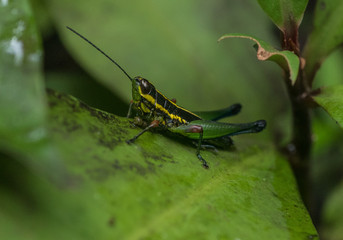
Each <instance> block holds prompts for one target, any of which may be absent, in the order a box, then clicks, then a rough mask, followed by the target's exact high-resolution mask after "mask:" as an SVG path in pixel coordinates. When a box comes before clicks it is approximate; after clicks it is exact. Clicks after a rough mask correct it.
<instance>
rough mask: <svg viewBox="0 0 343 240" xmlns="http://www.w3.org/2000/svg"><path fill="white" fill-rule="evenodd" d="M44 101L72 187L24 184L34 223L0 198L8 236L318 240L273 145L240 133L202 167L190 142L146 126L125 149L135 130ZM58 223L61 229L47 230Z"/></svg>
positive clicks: (65, 103) (75, 104)
mask: <svg viewBox="0 0 343 240" xmlns="http://www.w3.org/2000/svg"><path fill="white" fill-rule="evenodd" d="M50 106H51V110H50V121H49V123H50V128H51V131H53V139H54V142H56V144H58V145H59V148H60V149H61V152H62V153H63V157H64V159H65V160H66V161H65V163H66V165H67V168H68V169H69V171H70V172H71V173H73V178H74V179H75V180H77V182H76V183H77V184H76V185H75V184H74V187H69V188H68V189H63V188H62V189H61V188H59V190H58V191H57V190H54V188H51V187H50V188H47V189H48V191H47V192H44V191H43V190H45V189H46V188H45V187H40V188H39V189H40V190H39V189H38V190H39V191H38V190H36V186H35V185H33V186H30V188H29V189H31V191H33V192H34V193H35V194H36V195H34V196H35V197H36V198H37V199H38V200H39V201H38V204H37V205H38V207H37V208H36V212H35V218H34V221H32V218H30V217H31V215H32V214H31V215H30V211H29V210H28V209H27V208H26V207H25V206H26V205H22V204H21V202H20V201H14V200H13V201H9V202H7V205H6V206H8V207H7V209H6V211H5V214H0V223H3V222H4V219H3V218H4V217H5V219H6V218H7V217H8V218H9V219H11V220H12V221H11V222H7V223H6V224H5V225H2V224H0V232H5V233H6V234H7V235H5V238H6V239H20V237H21V239H22V238H23V236H32V238H33V239H35V238H37V236H43V237H42V238H44V237H46V236H49V237H48V238H49V239H61V237H66V236H73V237H74V238H73V239H94V235H96V234H99V236H98V237H97V238H98V239H199V236H201V237H202V238H203V239H220V238H222V239H274V238H277V239H290V238H291V239H308V238H312V237H313V238H312V239H316V238H317V237H316V236H317V233H316V230H315V229H314V227H313V225H312V223H311V219H310V217H309V215H308V213H307V211H306V209H305V207H304V205H303V203H302V201H301V199H300V197H299V195H298V192H297V189H296V182H295V180H294V178H293V176H292V172H291V169H290V167H289V164H288V162H287V160H285V159H284V158H283V157H282V156H280V155H278V154H277V153H276V152H275V151H274V150H273V147H264V148H260V147H257V146H251V144H249V145H250V146H248V147H247V146H246V144H245V143H244V141H242V139H244V137H237V138H235V140H236V147H237V150H236V151H224V150H219V152H218V153H217V154H215V153H213V152H211V151H203V153H202V154H203V157H204V158H206V160H207V161H208V163H209V165H210V169H208V170H206V169H204V168H203V167H202V166H201V163H200V162H199V160H198V159H197V157H196V155H195V147H194V146H193V145H192V144H189V143H188V141H184V140H182V139H179V138H176V137H166V136H163V135H161V134H159V133H151V132H148V133H145V134H144V135H142V136H141V137H140V138H139V139H138V140H137V141H136V142H135V143H134V144H131V145H128V144H127V143H126V142H125V140H127V139H129V138H131V137H132V136H134V135H135V134H137V133H138V132H139V131H141V129H137V128H134V127H132V126H131V124H130V122H129V121H128V120H127V119H126V118H121V117H117V116H115V115H112V114H109V113H106V112H103V111H100V110H97V109H94V108H91V107H89V106H87V105H86V104H84V103H82V102H79V101H78V100H77V99H75V98H73V97H70V96H68V95H64V94H59V93H55V92H50ZM262 134H263V133H261V134H260V135H262ZM25 182H30V181H25ZM24 186H25V185H24ZM39 186H40V185H39ZM0 187H1V186H0ZM56 191H57V192H56ZM46 193H48V194H46ZM50 193H51V194H50ZM5 196H6V197H5V198H0V201H3V200H1V199H7V197H8V196H7V195H5ZM28 197H32V195H29V196H28ZM12 198H14V199H15V197H14V196H12ZM81 198H82V200H80V199H81ZM52 199H53V203H55V204H56V205H55V206H58V211H57V210H55V207H53V206H54V205H53V204H51V203H50V201H52ZM66 199H69V200H68V201H67V200H66ZM78 201H79V202H78ZM40 206H44V207H40ZM73 206H74V208H73ZM16 209H20V211H19V210H18V211H16ZM47 209H48V210H49V211H46V210H47ZM78 211H79V212H80V216H78V215H77V212H78ZM14 219H15V220H16V221H14ZM81 219H82V221H80V220H81ZM73 221H75V227H74V224H72V225H73V227H70V225H69V226H68V224H70V222H73ZM15 226H20V231H15V230H12V231H11V229H16V228H15ZM33 226H34V227H36V226H39V228H33ZM58 226H60V229H63V231H57V232H56V233H55V232H53V230H55V231H56V229H57V227H58ZM2 228H5V229H2ZM261 229H262V230H261ZM3 230H4V231H3ZM50 231H52V232H50ZM49 233H51V234H49ZM45 239H46V238H45Z"/></svg>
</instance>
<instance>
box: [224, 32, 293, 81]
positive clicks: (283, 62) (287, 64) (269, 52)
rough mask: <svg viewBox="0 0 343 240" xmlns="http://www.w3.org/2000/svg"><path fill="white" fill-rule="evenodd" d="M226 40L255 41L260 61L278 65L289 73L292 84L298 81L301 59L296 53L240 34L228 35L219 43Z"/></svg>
mask: <svg viewBox="0 0 343 240" xmlns="http://www.w3.org/2000/svg"><path fill="white" fill-rule="evenodd" d="M226 38H246V39H250V40H252V41H254V42H255V43H256V46H257V48H256V50H257V59H258V60H261V61H265V60H269V61H273V62H275V63H277V64H278V65H279V66H280V67H281V68H283V69H284V70H285V71H286V72H288V73H289V79H290V80H291V81H292V83H294V82H295V80H296V79H297V76H298V71H299V58H298V57H297V55H295V54H294V53H292V52H290V51H286V50H285V51H279V50H277V49H275V48H273V47H272V46H270V45H269V44H268V43H266V42H265V41H263V40H260V39H258V38H255V37H252V36H248V35H244V34H240V33H231V34H226V35H224V36H222V37H221V38H219V40H218V41H221V40H223V39H226Z"/></svg>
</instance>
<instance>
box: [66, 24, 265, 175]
mask: <svg viewBox="0 0 343 240" xmlns="http://www.w3.org/2000/svg"><path fill="white" fill-rule="evenodd" d="M67 28H68V29H69V30H70V31H72V32H73V33H75V34H76V35H78V36H79V37H81V38H82V39H83V40H85V41H86V42H87V43H89V44H90V45H92V46H93V47H94V48H95V49H96V50H98V51H99V52H100V53H102V54H103V55H104V56H105V57H107V58H108V59H109V60H110V61H111V62H112V63H114V64H115V65H116V66H117V67H118V68H119V69H120V70H121V71H122V72H123V73H124V74H125V75H126V76H127V77H128V78H129V80H130V81H131V84H132V101H131V102H130V107H129V111H128V114H127V117H128V118H129V117H131V116H132V115H133V113H134V125H136V126H139V127H142V128H143V130H142V131H141V132H140V133H138V134H137V135H136V136H134V137H133V138H131V139H129V140H127V141H126V142H127V143H129V144H131V143H133V142H135V141H136V140H137V138H138V137H140V136H141V135H142V134H143V133H145V132H147V131H148V130H150V129H153V128H155V129H158V130H161V131H169V132H172V133H176V134H178V135H182V136H184V137H186V138H189V139H192V140H197V149H196V156H197V157H198V159H199V160H200V161H201V163H202V166H203V167H204V168H209V166H208V164H207V162H206V160H205V159H204V158H203V157H202V156H201V154H200V150H201V148H203V147H212V148H214V146H213V145H216V146H222V147H223V146H224V147H227V146H230V145H232V144H233V142H232V140H231V138H230V137H231V136H234V135H238V134H243V133H257V132H260V131H262V130H263V129H264V128H265V127H266V121H265V120H258V121H255V122H249V123H241V124H232V123H223V122H217V121H218V120H219V119H222V118H224V117H229V116H233V115H236V114H237V113H239V112H240V110H241V105H240V104H233V105H231V106H229V107H228V108H225V109H220V110H216V111H209V112H198V113H197V112H191V111H188V110H187V109H185V108H183V107H181V106H179V105H177V104H176V100H171V99H168V98H167V97H166V96H164V95H163V94H162V93H161V92H160V91H158V90H157V89H156V88H155V86H154V85H153V84H152V83H150V82H149V81H148V80H147V79H145V78H142V77H139V76H138V77H134V78H132V77H130V75H129V74H128V73H127V72H126V71H125V70H124V69H123V68H122V67H121V66H120V65H119V64H118V63H117V62H116V61H114V60H113V59H112V58H111V57H109V56H108V55H107V54H106V53H104V52H103V51H102V50H101V49H100V48H98V47H97V46H96V45H95V44H93V43H92V42H90V41H89V40H88V39H87V38H85V37H84V36H82V35H81V34H80V33H78V32H76V31H75V30H73V29H72V28H70V27H67ZM203 143H208V144H207V145H204V144H203ZM209 144H211V145H209Z"/></svg>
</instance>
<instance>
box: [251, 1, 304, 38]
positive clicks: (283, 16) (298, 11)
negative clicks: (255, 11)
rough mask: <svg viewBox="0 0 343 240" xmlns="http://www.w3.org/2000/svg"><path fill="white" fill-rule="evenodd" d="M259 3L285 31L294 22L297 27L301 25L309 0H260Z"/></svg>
mask: <svg viewBox="0 0 343 240" xmlns="http://www.w3.org/2000/svg"><path fill="white" fill-rule="evenodd" d="M258 3H259V4H260V6H261V8H262V9H263V11H264V12H265V13H266V14H267V15H268V16H269V17H270V18H271V19H272V21H273V22H274V24H275V25H276V26H277V27H278V28H279V29H280V30H281V31H283V32H285V31H286V30H287V29H288V28H289V27H290V26H293V25H294V23H295V24H296V26H297V27H298V26H299V25H300V23H301V20H302V18H303V15H304V12H305V9H306V6H307V3H308V0H258Z"/></svg>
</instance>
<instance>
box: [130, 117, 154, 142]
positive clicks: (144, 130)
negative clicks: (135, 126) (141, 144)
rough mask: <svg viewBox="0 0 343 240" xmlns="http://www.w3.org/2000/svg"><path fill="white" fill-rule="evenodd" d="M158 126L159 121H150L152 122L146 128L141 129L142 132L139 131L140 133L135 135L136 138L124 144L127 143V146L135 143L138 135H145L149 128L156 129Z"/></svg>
mask: <svg viewBox="0 0 343 240" xmlns="http://www.w3.org/2000/svg"><path fill="white" fill-rule="evenodd" d="M159 124H160V121H158V120H154V121H152V122H151V123H150V125H149V126H147V127H146V128H144V129H143V131H141V132H140V133H138V134H137V135H136V136H134V137H133V138H131V139H129V140H127V141H126V142H127V143H128V144H130V143H133V142H134V141H136V139H137V138H138V137H139V136H140V135H142V134H143V133H145V132H146V131H148V130H149V129H150V128H154V127H158V125H159Z"/></svg>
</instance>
